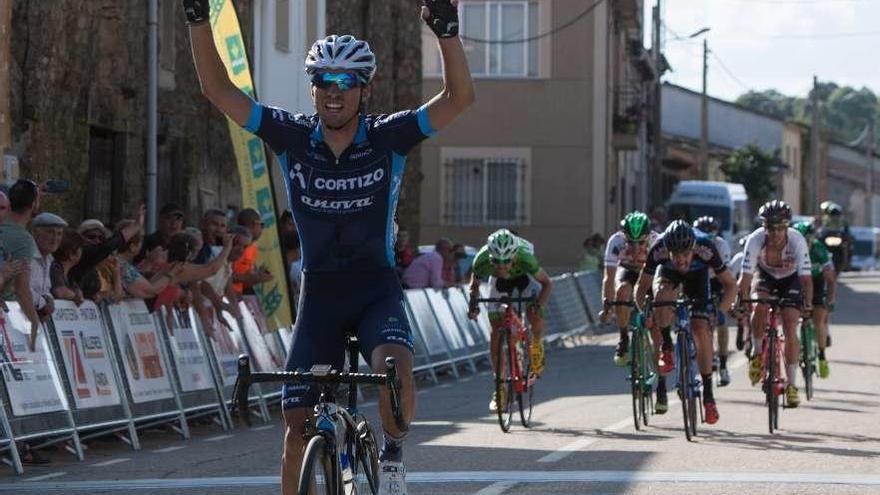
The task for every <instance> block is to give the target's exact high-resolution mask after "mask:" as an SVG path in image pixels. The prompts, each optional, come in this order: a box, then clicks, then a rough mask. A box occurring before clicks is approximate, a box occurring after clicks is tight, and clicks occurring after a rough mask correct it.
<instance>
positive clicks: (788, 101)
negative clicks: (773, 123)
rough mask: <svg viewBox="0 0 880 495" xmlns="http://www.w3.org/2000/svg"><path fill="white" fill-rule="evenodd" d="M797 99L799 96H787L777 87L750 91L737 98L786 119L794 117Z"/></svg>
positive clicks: (740, 101) (757, 108)
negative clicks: (776, 88) (777, 89)
mask: <svg viewBox="0 0 880 495" xmlns="http://www.w3.org/2000/svg"><path fill="white" fill-rule="evenodd" d="M796 100H797V98H794V97H791V96H785V95H784V94H782V93H780V92H779V91H776V90H775V89H767V90H764V91H749V92H748V93H745V94H743V95H741V96H740V97H739V98H737V99H736V103H737V104H739V105H743V106H745V107H747V108H751V109H752V110H756V111H758V112H761V113H766V114H768V115H772V116H774V117H776V118H777V119H780V120H785V119H789V118H792V117H794V114H795V104H796Z"/></svg>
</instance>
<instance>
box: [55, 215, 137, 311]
mask: <svg viewBox="0 0 880 495" xmlns="http://www.w3.org/2000/svg"><path fill="white" fill-rule="evenodd" d="M145 212H146V210H145V207H144V205H141V207H140V208H139V209H138V215H137V221H136V222H134V223H132V224H130V225H126V226H125V227H123V228H122V229H121V230H120V231H119V232H116V233H111V232H110V230H109V229H108V228H107V227H104V224H103V223H102V222H101V221H100V220H96V219H89V220H84V221H83V222H82V223H81V224H79V228H77V229H76V230H77V232H79V234H80V235H81V236H83V239H84V240H85V244H83V247H82V256H81V257H80V259H79V263H77V264H76V266H74V267H73V268H71V269H70V273H69V274H68V277H69V278H70V281H71V282H73V283H75V284H77V285H79V287H80V288H81V289H82V291H83V297H85V298H86V299H90V300H94V299H95V296H96V295H98V292H100V291H101V279H100V277H99V276H98V272H97V270H96V269H95V268H96V267H97V266H98V264H99V263H101V262H102V261H104V260H105V259H107V257H108V256H110V255H111V254H113V252H114V251H117V250H119V249H121V248H122V247H123V246H125V245H126V244H127V243H128V241H130V240H131V238H132V237H134V236H136V235H137V234H139V233H140V231H141V229H142V228H143V225H144V214H145Z"/></svg>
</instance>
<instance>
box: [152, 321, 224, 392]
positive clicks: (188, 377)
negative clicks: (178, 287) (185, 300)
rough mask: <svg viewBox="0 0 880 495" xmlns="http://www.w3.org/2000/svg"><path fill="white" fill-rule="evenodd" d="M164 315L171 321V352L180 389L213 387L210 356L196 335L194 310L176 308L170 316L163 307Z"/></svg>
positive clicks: (186, 390)
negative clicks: (209, 364) (208, 356)
mask: <svg viewBox="0 0 880 495" xmlns="http://www.w3.org/2000/svg"><path fill="white" fill-rule="evenodd" d="M162 315H163V317H164V318H165V321H166V322H168V323H170V326H169V327H168V334H169V335H168V341H169V342H170V343H171V353H172V354H173V357H174V363H175V365H176V366H177V376H178V378H180V389H181V390H183V391H184V392H193V391H195V390H205V389H209V388H211V387H213V386H214V383H213V382H212V380H211V368H210V367H209V366H208V358H207V355H206V353H205V349H204V348H202V344H201V343H200V342H199V338H198V336H197V335H196V331H197V330H196V329H195V325H193V324H192V322H193V320H192V318H193V317H194V316H195V313H194V312H193V310H192V309H189V310H186V311H184V310H181V309H177V308H175V309H173V310H172V312H171V315H170V316H171V317H170V318H168V317H167V316H168V315H167V313H166V310H165V308H163V309H162Z"/></svg>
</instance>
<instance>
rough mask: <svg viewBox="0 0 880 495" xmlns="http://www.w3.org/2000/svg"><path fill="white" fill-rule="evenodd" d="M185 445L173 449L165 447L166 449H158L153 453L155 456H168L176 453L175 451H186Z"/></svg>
mask: <svg viewBox="0 0 880 495" xmlns="http://www.w3.org/2000/svg"><path fill="white" fill-rule="evenodd" d="M185 448H186V446H185V445H175V446H173V447H165V448H164V449H156V450H154V451H153V453H154V454H167V453H168V452H174V451H175V450H180V449H185Z"/></svg>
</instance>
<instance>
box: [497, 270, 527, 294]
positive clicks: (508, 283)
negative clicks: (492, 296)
mask: <svg viewBox="0 0 880 495" xmlns="http://www.w3.org/2000/svg"><path fill="white" fill-rule="evenodd" d="M531 283H532V279H531V277H529V276H528V275H526V274H525V273H524V274H522V275H520V276H519V277H514V278H496V279H495V289H496V290H497V291H498V292H501V293H502V294H509V295H511V296H513V292H514V291H516V292H519V293H520V294H523V293H524V292H525V291H526V289H528V288H529V285H531Z"/></svg>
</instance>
